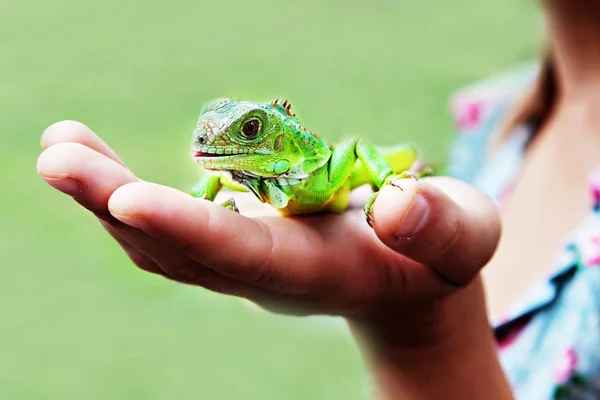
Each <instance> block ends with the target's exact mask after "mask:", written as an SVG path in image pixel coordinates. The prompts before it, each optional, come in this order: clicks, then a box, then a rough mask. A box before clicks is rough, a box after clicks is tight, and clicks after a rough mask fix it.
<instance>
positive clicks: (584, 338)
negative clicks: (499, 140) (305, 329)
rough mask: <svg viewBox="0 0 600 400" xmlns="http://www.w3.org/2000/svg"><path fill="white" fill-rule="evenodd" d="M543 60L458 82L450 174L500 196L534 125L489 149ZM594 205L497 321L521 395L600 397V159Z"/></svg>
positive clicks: (529, 399)
mask: <svg viewBox="0 0 600 400" xmlns="http://www.w3.org/2000/svg"><path fill="white" fill-rule="evenodd" d="M536 73H537V65H534V64H530V65H527V66H525V67H523V68H519V69H516V70H513V71H509V73H508V74H504V75H502V76H496V77H494V78H493V79H491V80H488V81H486V82H483V83H479V84H477V85H475V86H472V87H468V88H465V89H463V90H460V91H459V92H457V93H456V94H455V96H453V98H452V102H451V106H452V110H453V114H454V116H455V119H456V123H457V125H458V131H459V133H458V135H457V137H456V140H455V143H454V146H453V149H452V152H451V157H450V164H449V166H448V171H447V172H448V174H449V175H451V176H454V177H456V178H459V179H462V180H465V181H467V182H469V183H471V184H472V185H474V186H476V187H478V188H480V189H481V190H483V191H484V192H486V193H487V194H488V195H490V196H491V197H492V198H493V199H494V200H495V201H496V202H497V203H498V204H500V203H501V202H502V198H503V196H504V195H505V194H506V193H507V192H508V191H509V190H510V187H511V183H512V182H513V180H514V179H515V177H516V175H517V173H518V172H519V170H520V167H521V165H522V161H523V152H524V149H525V146H526V144H527V141H528V139H529V138H530V137H531V135H532V134H533V133H534V130H533V129H532V127H529V126H527V125H524V126H520V127H518V128H517V129H516V130H515V131H514V132H513V134H512V135H511V136H510V138H509V139H508V140H507V142H506V143H505V144H504V145H503V147H502V148H501V149H500V150H499V151H498V152H496V153H495V154H494V155H493V156H491V157H489V158H488V157H486V150H487V145H488V144H489V139H490V136H491V134H492V133H493V132H494V130H495V128H497V123H498V121H500V120H501V118H502V117H503V116H505V111H506V110H507V107H509V106H510V105H511V104H513V100H514V99H515V96H516V95H518V94H519V93H520V92H521V91H522V89H524V87H525V85H526V84H527V83H528V82H530V81H531V80H532V79H534V78H535V76H536ZM589 183H590V190H589V196H590V209H589V213H588V214H587V216H586V217H585V218H584V220H583V221H581V224H580V225H579V227H578V228H577V229H576V230H575V231H573V232H570V235H568V236H567V237H566V238H565V244H564V247H562V248H561V249H555V250H556V251H557V257H556V259H555V262H554V265H551V266H549V267H550V268H549V270H548V274H547V279H545V280H543V281H541V282H538V283H537V284H536V285H534V287H532V288H530V290H529V291H528V292H527V293H525V294H524V296H523V297H522V298H521V299H520V300H519V301H518V302H517V303H516V304H514V305H513V307H512V309H511V310H509V313H508V314H507V317H506V318H505V319H503V320H502V321H499V322H497V323H494V324H493V326H494V333H495V336H496V339H497V342H498V351H499V356H500V360H501V362H502V365H503V367H504V370H505V372H506V374H507V376H508V379H509V381H510V383H511V385H512V387H513V391H514V393H515V396H516V398H517V399H519V400H521V399H523V400H547V399H586V400H587V399H589V400H592V399H600V166H599V169H598V171H597V172H595V173H593V174H592V175H591V176H590V179H589Z"/></svg>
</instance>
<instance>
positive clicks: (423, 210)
mask: <svg viewBox="0 0 600 400" xmlns="http://www.w3.org/2000/svg"><path fill="white" fill-rule="evenodd" d="M429 210H430V208H429V202H428V201H427V199H426V198H425V196H423V195H422V194H420V193H418V192H417V194H416V195H415V197H414V199H413V202H412V204H411V205H410V206H409V207H408V210H406V212H405V214H404V217H403V218H402V220H401V221H400V225H399V226H398V228H397V229H396V231H395V232H394V236H396V237H398V238H405V237H409V236H413V235H415V234H417V233H418V232H419V231H420V230H421V229H423V227H424V226H425V224H426V223H427V219H428V218H429Z"/></svg>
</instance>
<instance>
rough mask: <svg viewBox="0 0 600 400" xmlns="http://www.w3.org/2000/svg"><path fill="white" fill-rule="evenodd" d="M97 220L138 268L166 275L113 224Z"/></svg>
mask: <svg viewBox="0 0 600 400" xmlns="http://www.w3.org/2000/svg"><path fill="white" fill-rule="evenodd" d="M99 221H100V224H101V225H102V227H103V228H104V229H106V231H107V232H108V233H109V234H110V236H112V238H113V239H114V240H115V241H116V242H117V243H118V244H119V246H121V248H122V249H123V251H124V252H125V254H127V256H128V257H129V259H130V260H131V261H132V262H133V263H134V264H135V265H136V266H138V268H140V269H142V270H144V271H146V272H150V273H153V274H157V275H162V276H165V277H167V274H166V273H165V272H164V271H163V270H162V269H161V268H160V267H159V266H158V264H157V263H156V262H155V261H154V260H153V259H152V258H150V257H149V256H147V255H146V254H144V253H143V252H141V251H139V250H138V249H137V248H135V247H134V246H133V245H132V244H131V243H129V242H128V241H127V240H125V239H124V238H123V237H122V236H121V234H120V232H119V229H118V228H117V227H115V226H113V224H111V223H109V222H106V221H103V220H99ZM117 223H119V222H118V221H117ZM131 229H133V228H131Z"/></svg>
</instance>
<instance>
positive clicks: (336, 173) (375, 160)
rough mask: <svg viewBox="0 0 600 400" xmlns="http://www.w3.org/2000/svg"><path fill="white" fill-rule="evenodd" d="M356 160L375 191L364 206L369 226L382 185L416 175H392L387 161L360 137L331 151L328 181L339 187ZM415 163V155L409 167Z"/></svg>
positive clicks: (415, 175) (407, 172)
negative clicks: (362, 167)
mask: <svg viewBox="0 0 600 400" xmlns="http://www.w3.org/2000/svg"><path fill="white" fill-rule="evenodd" d="M357 159H358V160H360V161H361V163H362V164H363V165H364V168H365V169H366V171H367V172H368V174H369V176H370V178H371V186H372V187H373V189H374V190H375V193H374V194H373V195H372V196H371V197H370V198H369V200H368V201H367V203H366V204H365V206H364V212H365V216H366V218H367V222H368V223H369V225H372V223H373V218H372V216H371V211H372V208H373V204H374V203H375V199H376V198H377V195H378V194H379V190H381V188H382V187H383V186H384V185H388V184H393V183H392V182H394V181H395V180H397V179H404V178H408V177H413V178H415V179H416V178H417V175H418V174H414V173H411V172H409V171H403V172H401V173H399V174H394V171H393V170H392V167H391V166H390V164H389V163H388V161H387V160H386V159H385V158H384V156H383V155H382V154H381V153H380V152H379V150H377V148H375V146H373V145H372V144H370V143H369V142H367V141H366V140H364V139H362V138H360V137H351V138H349V139H347V140H346V141H345V142H342V143H341V144H340V145H338V146H337V147H336V148H335V149H334V151H333V154H332V157H331V161H330V169H329V179H330V182H331V184H332V185H333V186H334V187H339V186H341V185H342V184H343V183H344V182H346V180H347V179H348V178H349V177H350V174H351V172H352V168H353V167H354V164H355V163H356V160H357ZM415 161H417V157H416V153H415V155H414V160H412V162H410V163H409V165H410V164H412V163H414V162H415Z"/></svg>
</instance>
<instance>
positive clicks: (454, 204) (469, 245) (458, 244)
mask: <svg viewBox="0 0 600 400" xmlns="http://www.w3.org/2000/svg"><path fill="white" fill-rule="evenodd" d="M41 143H42V147H43V149H44V150H43V152H42V154H41V155H40V157H39V160H38V166H37V167H38V172H39V174H40V175H41V177H42V178H43V179H44V180H45V181H46V182H47V183H49V184H50V185H51V186H52V187H54V188H56V189H58V190H60V191H62V192H63V193H65V194H67V195H70V196H72V197H73V198H74V199H75V200H76V201H77V202H78V203H79V204H80V205H81V206H83V207H85V208H87V209H88V210H90V211H91V212H93V213H94V214H95V215H96V216H97V217H98V219H99V220H100V222H101V224H102V226H103V227H104V228H105V229H106V230H107V231H108V232H109V233H110V234H111V235H112V236H113V237H114V238H115V240H116V241H117V242H118V243H119V244H120V245H121V247H122V248H123V249H124V251H125V252H126V253H127V254H128V255H129V257H130V258H131V260H132V261H133V262H134V263H135V264H136V265H137V266H138V267H140V268H141V269H143V270H145V271H148V272H151V273H155V274H159V275H162V276H164V277H165V278H168V279H172V280H175V281H178V282H181V283H185V284H192V285H197V286H200V287H203V288H206V289H208V290H212V291H216V292H219V293H223V294H227V295H233V296H239V297H243V298H246V299H248V300H250V301H253V302H255V303H257V304H259V305H260V306H262V307H264V308H266V309H268V310H271V311H275V312H279V313H287V314H296V315H309V314H329V315H340V316H343V317H345V318H346V319H347V320H348V322H349V324H350V326H351V328H352V331H353V332H354V334H355V336H356V338H357V340H358V341H359V343H360V344H361V349H362V350H363V352H364V355H365V359H366V361H367V363H368V364H369V366H370V368H371V369H372V371H373V375H374V377H375V379H376V380H377V382H378V386H379V387H380V390H381V392H382V393H385V395H386V396H388V397H389V398H398V396H400V395H409V396H410V397H409V398H414V399H430V398H439V396H440V395H442V394H447V393H457V394H460V397H461V398H464V399H469V398H473V399H477V398H482V396H484V395H485V397H486V398H490V399H494V397H489V396H490V393H494V395H495V396H498V397H495V398H498V399H507V398H512V397H511V394H510V390H509V388H508V385H507V383H506V380H505V378H504V375H503V373H502V370H501V368H500V365H499V363H498V360H497V357H496V345H495V342H494V338H493V336H492V332H491V330H490V328H489V324H488V318H487V314H486V310H485V306H484V299H483V290H482V284H481V280H480V279H479V272H480V270H481V268H482V267H483V266H484V265H485V264H486V263H487V261H488V260H489V259H490V257H491V256H492V254H493V252H494V250H495V248H496V245H497V242H498V238H499V236H500V231H501V229H500V222H499V217H498V214H497V211H496V209H495V207H494V205H493V204H492V202H491V201H490V200H489V199H488V198H487V197H486V196H485V195H483V194H482V193H480V192H478V191H477V190H475V189H473V188H471V187H470V186H468V185H466V184H464V183H462V182H459V181H455V180H452V179H449V178H428V179H423V180H420V181H418V182H416V181H413V180H411V179H408V180H402V181H400V182H399V185H400V186H401V187H402V189H403V190H400V189H398V188H395V187H393V186H390V187H386V188H385V189H384V190H383V191H382V192H381V195H380V196H379V198H378V199H377V201H376V203H375V206H374V209H373V218H374V221H375V222H374V227H373V229H372V228H370V227H369V226H368V225H367V223H366V222H365V220H364V215H363V214H362V210H360V209H357V210H350V211H348V212H347V213H345V214H344V215H322V216H310V217H302V218H284V217H280V216H272V215H268V216H257V217H252V216H250V215H240V214H237V213H235V212H232V211H230V210H227V209H225V208H223V207H221V206H220V205H218V204H215V203H212V202H209V201H206V200H202V199H197V198H193V197H191V196H189V195H188V194H186V193H184V192H181V191H178V190H176V189H173V188H169V187H165V186H161V185H158V184H154V183H148V182H143V181H141V180H140V179H138V178H137V177H136V176H135V175H134V174H133V172H132V171H130V170H129V169H127V168H126V167H125V166H124V165H123V163H122V162H121V161H120V160H119V158H118V157H117V156H116V154H115V153H114V152H113V151H112V150H111V149H110V148H109V147H108V146H107V145H106V144H105V143H104V142H103V141H102V140H101V139H100V138H99V137H98V136H96V135H95V134H94V133H93V132H91V131H90V130H89V129H88V128H87V127H86V126H84V125H83V124H80V123H78V122H73V121H63V122H59V123H56V124H54V125H52V126H50V127H49V128H48V129H47V130H46V131H45V132H44V134H43V136H42V139H41ZM236 200H238V202H239V203H240V204H245V206H244V209H245V210H246V213H247V214H248V213H250V214H252V213H253V214H255V215H264V214H265V209H264V208H260V207H256V208H254V209H252V208H248V207H247V206H248V205H250V204H251V203H250V202H249V201H248V196H245V195H243V194H242V195H240V196H238V197H237V199H236ZM360 201H362V200H361V199H359V201H358V204H360ZM291 243H293V245H291ZM342 254H343V255H344V256H343V257H341V256H340V255H342ZM457 358H458V359H459V360H461V361H460V363H461V368H460V369H458V368H453V367H452V365H453V364H454V363H456V362H457V361H456V359H457ZM432 376H433V377H435V378H434V379H435V381H436V385H431V384H430V382H431V379H432ZM473 376H478V379H477V380H475V381H474V380H473ZM490 389H492V391H491V392H490Z"/></svg>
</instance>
